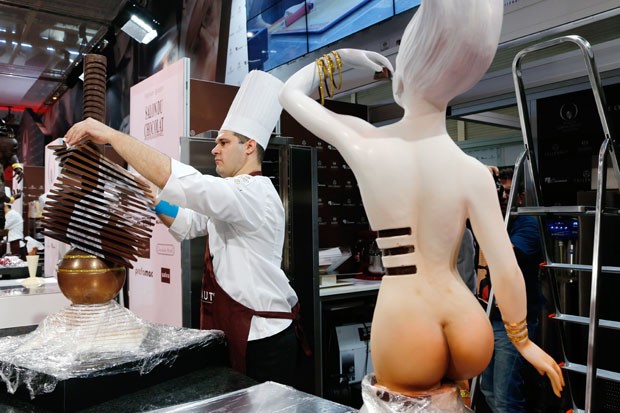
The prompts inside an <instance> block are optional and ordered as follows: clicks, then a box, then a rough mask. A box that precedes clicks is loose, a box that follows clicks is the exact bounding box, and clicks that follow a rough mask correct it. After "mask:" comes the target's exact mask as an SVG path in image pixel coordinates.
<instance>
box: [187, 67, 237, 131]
mask: <svg viewBox="0 0 620 413" xmlns="http://www.w3.org/2000/svg"><path fill="white" fill-rule="evenodd" d="M189 85H190V93H189V102H190V103H189V108H190V109H189V129H190V135H191V136H193V135H197V134H199V133H202V132H205V131H208V130H212V129H213V130H216V129H219V128H220V126H222V123H223V122H224V119H225V118H226V114H227V113H228V108H229V107H230V105H231V104H232V101H233V99H234V98H235V94H236V93H237V90H238V89H239V88H238V87H237V86H231V85H225V84H223V83H216V82H209V81H206V80H198V79H191V80H190V83H189Z"/></svg>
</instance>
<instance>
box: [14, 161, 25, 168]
mask: <svg viewBox="0 0 620 413" xmlns="http://www.w3.org/2000/svg"><path fill="white" fill-rule="evenodd" d="M11 168H13V169H24V168H23V167H22V164H21V163H19V162H15V163H14V164H13V165H11Z"/></svg>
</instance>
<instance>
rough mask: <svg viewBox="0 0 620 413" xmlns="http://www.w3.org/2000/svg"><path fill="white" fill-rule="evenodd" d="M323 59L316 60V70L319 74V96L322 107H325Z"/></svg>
mask: <svg viewBox="0 0 620 413" xmlns="http://www.w3.org/2000/svg"><path fill="white" fill-rule="evenodd" d="M323 65H324V63H323V59H321V58H319V59H316V69H317V73H318V74H319V95H320V96H321V105H323V106H325V90H324V89H323Z"/></svg>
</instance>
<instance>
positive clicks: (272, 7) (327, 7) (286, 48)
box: [246, 0, 420, 70]
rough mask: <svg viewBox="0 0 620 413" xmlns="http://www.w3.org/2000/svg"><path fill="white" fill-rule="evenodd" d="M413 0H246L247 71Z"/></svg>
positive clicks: (367, 23) (411, 3) (301, 51)
mask: <svg viewBox="0 0 620 413" xmlns="http://www.w3.org/2000/svg"><path fill="white" fill-rule="evenodd" d="M419 4H420V0H337V1H335V0H306V1H299V0H246V11H247V30H248V59H249V67H250V70H252V69H260V70H270V69H273V68H274V67H276V66H279V65H282V64H284V63H288V62H290V61H291V60H294V59H296V58H298V57H300V56H303V55H304V54H306V53H308V52H312V51H314V50H317V49H319V48H321V47H324V46H327V45H329V44H332V43H334V42H336V41H338V40H341V39H343V38H345V37H347V36H350V35H351V34H353V33H355V32H358V31H360V30H363V29H365V28H367V27H370V26H372V25H374V24H376V23H379V22H381V21H383V20H386V19H388V18H390V17H392V16H394V15H395V14H398V13H402V12H404V11H406V10H409V9H412V8H413V7H416V6H419Z"/></svg>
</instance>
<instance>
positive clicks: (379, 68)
mask: <svg viewBox="0 0 620 413" xmlns="http://www.w3.org/2000/svg"><path fill="white" fill-rule="evenodd" d="M337 52H338V55H339V56H340V59H341V60H342V65H343V66H344V65H350V66H353V67H361V68H370V69H372V70H373V71H374V72H375V73H377V72H383V69H384V68H386V69H387V70H388V71H389V73H390V75H391V74H392V73H394V68H393V67H392V64H391V63H390V61H389V60H388V59H387V57H385V56H383V55H382V54H380V53H377V52H371V51H368V50H360V49H338V51H337Z"/></svg>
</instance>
